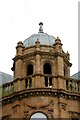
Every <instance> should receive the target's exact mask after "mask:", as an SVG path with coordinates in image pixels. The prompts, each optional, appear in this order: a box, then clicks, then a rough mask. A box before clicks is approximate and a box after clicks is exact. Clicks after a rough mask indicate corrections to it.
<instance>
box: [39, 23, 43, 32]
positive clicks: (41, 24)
mask: <svg viewBox="0 0 80 120" xmlns="http://www.w3.org/2000/svg"><path fill="white" fill-rule="evenodd" d="M39 26H40V28H39V32H40V33H43V27H42V26H43V23H42V22H40V23H39Z"/></svg>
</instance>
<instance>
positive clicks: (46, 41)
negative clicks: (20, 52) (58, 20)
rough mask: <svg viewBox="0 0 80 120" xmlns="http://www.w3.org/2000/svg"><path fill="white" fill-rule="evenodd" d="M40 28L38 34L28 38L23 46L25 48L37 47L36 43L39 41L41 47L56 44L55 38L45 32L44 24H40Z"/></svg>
mask: <svg viewBox="0 0 80 120" xmlns="http://www.w3.org/2000/svg"><path fill="white" fill-rule="evenodd" d="M39 25H40V28H39V32H38V34H33V35H31V36H30V37H29V38H27V39H26V40H25V41H24V42H23V44H24V46H25V47H29V46H33V45H35V42H36V41H37V40H39V42H40V44H41V45H53V43H54V42H55V39H56V38H55V37H53V36H51V35H48V34H47V33H44V32H43V28H42V26H43V23H42V22H41V23H39Z"/></svg>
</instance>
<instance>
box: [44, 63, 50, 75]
mask: <svg viewBox="0 0 80 120" xmlns="http://www.w3.org/2000/svg"><path fill="white" fill-rule="evenodd" d="M51 73H52V72H51V65H50V64H49V63H45V64H44V74H51Z"/></svg>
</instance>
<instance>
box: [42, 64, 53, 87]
mask: <svg viewBox="0 0 80 120" xmlns="http://www.w3.org/2000/svg"><path fill="white" fill-rule="evenodd" d="M43 73H44V76H45V77H44V78H45V87H48V86H52V77H51V76H50V75H51V74H52V69H51V64H49V63H45V64H44V66H43Z"/></svg>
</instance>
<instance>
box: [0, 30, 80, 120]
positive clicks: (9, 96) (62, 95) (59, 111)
mask: <svg viewBox="0 0 80 120" xmlns="http://www.w3.org/2000/svg"><path fill="white" fill-rule="evenodd" d="M40 32H41V31H40ZM13 61H14V62H13V67H12V70H13V73H14V79H13V81H11V82H9V83H6V84H3V90H2V93H3V96H2V119H3V120H7V119H9V118H21V119H27V118H29V120H30V118H31V116H32V115H34V114H35V113H43V114H44V115H45V116H46V118H47V119H49V118H52V119H54V118H68V119H72V120H73V119H74V118H75V119H76V120H79V118H80V80H78V79H73V78H71V77H70V67H71V65H72V64H71V63H70V55H69V53H68V52H67V53H65V52H64V51H63V48H62V43H61V40H60V39H59V38H58V37H57V38H56V39H55V42H54V43H53V45H52V46H51V45H46V44H45V45H42V44H41V43H40V41H39V39H38V40H36V42H35V45H32V46H28V47H25V46H24V44H23V43H22V42H21V41H20V42H18V44H17V47H16V56H15V57H14V58H13ZM0 111H1V109H0ZM0 113H1V112H0Z"/></svg>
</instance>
